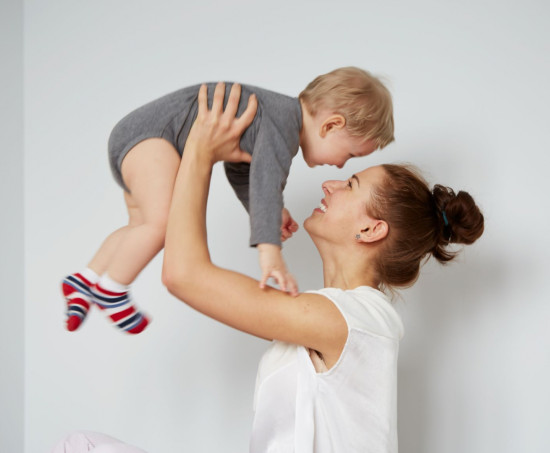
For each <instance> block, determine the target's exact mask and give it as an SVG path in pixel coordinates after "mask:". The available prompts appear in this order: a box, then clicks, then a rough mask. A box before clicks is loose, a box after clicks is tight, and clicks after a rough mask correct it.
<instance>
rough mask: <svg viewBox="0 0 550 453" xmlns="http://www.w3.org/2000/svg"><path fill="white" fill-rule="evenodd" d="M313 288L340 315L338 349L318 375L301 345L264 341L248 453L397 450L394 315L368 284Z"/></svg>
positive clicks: (398, 328)
mask: <svg viewBox="0 0 550 453" xmlns="http://www.w3.org/2000/svg"><path fill="white" fill-rule="evenodd" d="M312 292H314V293H317V294H321V295H323V296H325V297H327V298H328V299H330V300H331V301H332V302H333V303H334V304H335V305H336V307H337V308H338V309H339V310H340V312H341V313H342V315H343V317H344V318H345V320H346V323H347V325H348V338H347V341H346V344H345V346H344V350H343V351H342V354H341V356H340V358H339V359H338V362H337V363H336V364H335V365H334V366H333V367H332V368H331V369H330V370H328V371H326V372H322V373H318V372H316V371H315V368H314V366H313V363H312V361H311V358H310V356H309V351H308V350H307V348H305V347H303V346H297V345H292V344H288V343H283V342H279V341H274V342H273V343H272V344H271V346H270V348H269V349H268V350H267V351H266V353H265V354H264V356H263V357H262V360H261V362H260V365H259V368H258V376H257V379H256V392H255V395H254V411H255V414H254V425H253V430H252V438H251V441H250V452H251V453H291V452H294V453H355V452H357V453H359V452H361V453H367V452H368V453H396V452H397V354H398V347H399V340H400V339H401V337H402V336H403V324H402V323H401V319H400V317H399V315H398V314H397V312H396V311H395V309H394V308H393V307H392V305H391V304H390V302H389V300H388V298H387V297H386V296H385V295H384V294H383V293H382V292H380V291H378V290H376V289H374V288H370V287H368V286H361V287H359V288H355V289H353V290H348V291H344V290H341V289H338V288H324V289H321V290H319V291H312Z"/></svg>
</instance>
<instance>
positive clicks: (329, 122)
mask: <svg viewBox="0 0 550 453" xmlns="http://www.w3.org/2000/svg"><path fill="white" fill-rule="evenodd" d="M344 127H346V119H345V118H344V117H343V116H342V115H340V114H334V115H330V116H328V117H327V118H326V119H325V120H324V121H323V123H322V124H321V128H320V130H319V135H320V136H321V137H322V138H324V137H325V136H326V135H327V134H328V133H329V132H331V131H335V130H340V129H343V128H344Z"/></svg>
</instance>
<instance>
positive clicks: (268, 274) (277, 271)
mask: <svg viewBox="0 0 550 453" xmlns="http://www.w3.org/2000/svg"><path fill="white" fill-rule="evenodd" d="M258 250H259V252H260V267H261V269H262V279H261V281H260V288H262V289H263V288H265V284H266V283H267V281H268V280H269V279H270V278H273V279H275V281H276V282H277V284H278V285H279V287H280V288H281V290H283V291H285V292H288V293H290V294H291V295H292V296H297V295H298V285H297V284H296V280H294V277H293V276H292V275H291V274H290V273H289V272H288V271H287V269H286V265H285V262H284V260H283V255H282V254H281V247H279V246H278V245H275V244H258Z"/></svg>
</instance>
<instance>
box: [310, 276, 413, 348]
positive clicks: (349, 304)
mask: <svg viewBox="0 0 550 453" xmlns="http://www.w3.org/2000/svg"><path fill="white" fill-rule="evenodd" d="M310 292H313V293H317V294H320V295H323V296H325V297H327V298H328V299H330V300H331V301H332V302H333V303H334V304H335V305H336V307H337V308H338V309H339V310H340V312H341V313H342V316H343V317H344V319H345V320H346V323H347V324H348V329H349V330H350V331H351V330H359V331H363V332H367V333H370V334H375V335H380V336H383V337H387V338H391V339H395V340H400V339H401V338H402V337H403V333H404V328H403V323H402V321H401V317H400V316H399V314H398V313H397V311H396V310H395V308H394V307H393V305H392V303H391V301H390V299H389V298H388V296H386V295H385V294H384V293H383V292H381V291H379V290H377V289H375V288H371V287H370V286H359V287H357V288H354V289H349V290H343V289H340V288H322V289H319V290H316V291H310Z"/></svg>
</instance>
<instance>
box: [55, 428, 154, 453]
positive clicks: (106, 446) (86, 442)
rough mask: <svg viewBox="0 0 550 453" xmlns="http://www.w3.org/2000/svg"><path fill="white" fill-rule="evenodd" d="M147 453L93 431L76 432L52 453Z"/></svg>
mask: <svg viewBox="0 0 550 453" xmlns="http://www.w3.org/2000/svg"><path fill="white" fill-rule="evenodd" d="M88 452H93V453H147V452H146V451H145V450H142V449H141V448H137V447H133V446H132V445H128V444H125V443H124V442H121V441H120V440H118V439H115V438H113V437H110V436H107V435H105V434H101V433H94V432H91V431H76V432H74V433H71V434H69V435H68V436H67V437H65V438H64V439H61V440H60V441H59V442H58V443H57V445H56V446H55V447H53V449H52V450H51V451H50V453H88Z"/></svg>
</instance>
